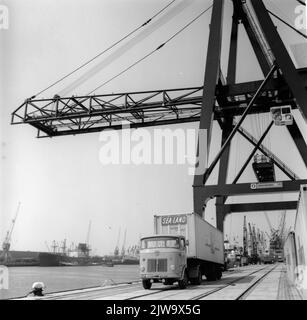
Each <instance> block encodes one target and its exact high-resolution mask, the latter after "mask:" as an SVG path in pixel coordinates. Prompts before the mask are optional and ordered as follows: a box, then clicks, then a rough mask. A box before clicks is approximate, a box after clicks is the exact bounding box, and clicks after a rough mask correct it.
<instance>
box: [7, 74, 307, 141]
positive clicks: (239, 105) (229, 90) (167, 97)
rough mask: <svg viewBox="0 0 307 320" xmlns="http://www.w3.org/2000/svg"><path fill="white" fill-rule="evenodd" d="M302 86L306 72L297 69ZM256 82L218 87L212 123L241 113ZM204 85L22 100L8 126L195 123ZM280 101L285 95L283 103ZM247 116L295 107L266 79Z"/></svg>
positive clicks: (56, 131) (53, 128)
mask: <svg viewBox="0 0 307 320" xmlns="http://www.w3.org/2000/svg"><path fill="white" fill-rule="evenodd" d="M300 74H301V78H302V81H304V82H305V83H306V84H307V68H304V69H300ZM260 84H261V81H251V82H246V83H239V84H231V85H223V86H220V87H219V88H218V89H217V92H216V96H217V97H219V99H221V100H223V101H226V103H225V104H223V105H221V106H217V107H216V109H215V111H214V119H215V120H218V119H221V118H224V117H229V116H236V115H242V113H243V112H244V110H245V108H246V106H247V104H248V103H249V102H250V100H251V98H252V96H253V93H254V92H255V90H256V89H257V88H258V87H259V85H260ZM202 92H203V87H192V88H180V89H169V90H154V91H140V92H130V93H116V94H104V95H92V96H75V97H58V96H56V97H54V98H50V99H27V100H26V101H25V102H24V103H23V104H22V105H21V106H20V107H19V108H18V109H16V110H15V111H14V112H13V113H12V124H29V125H31V126H33V127H35V128H36V129H38V130H39V131H40V132H42V133H44V134H43V135H40V136H49V137H53V136H62V135H69V134H71V135H73V134H81V133H90V132H99V131H101V130H104V129H115V130H117V129H118V130H119V129H122V122H128V123H130V125H131V127H132V128H139V127H148V126H157V125H164V124H171V123H185V122H196V121H199V120H200V112H201V104H202ZM280 97H287V99H288V100H287V101H285V99H283V100H282V101H281V100H280ZM258 99H259V100H258V101H257V102H256V103H255V105H254V108H253V110H251V112H250V114H253V113H259V112H269V111H270V107H273V106H280V105H283V104H285V103H288V104H291V106H292V108H293V109H295V108H297V106H296V103H295V100H294V99H293V96H292V94H291V91H290V90H289V87H287V85H286V84H285V82H284V81H283V79H282V78H279V79H276V78H275V79H271V80H270V81H268V83H267V84H266V86H265V87H264V91H263V93H262V94H261V96H260V97H259V98H258Z"/></svg>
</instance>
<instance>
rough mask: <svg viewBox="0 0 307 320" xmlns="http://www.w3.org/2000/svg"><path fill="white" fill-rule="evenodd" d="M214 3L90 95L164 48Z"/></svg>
mask: <svg viewBox="0 0 307 320" xmlns="http://www.w3.org/2000/svg"><path fill="white" fill-rule="evenodd" d="M212 6H213V5H211V6H209V7H208V8H207V9H205V10H204V11H202V12H201V13H200V14H199V15H197V16H196V17H195V18H194V19H192V20H191V21H190V22H189V23H187V24H186V25H185V26H184V27H182V28H181V29H180V30H178V31H177V32H176V33H175V34H173V35H172V36H171V37H170V38H168V39H167V40H166V41H165V42H164V43H162V44H160V45H159V46H158V47H157V48H156V49H154V50H152V51H151V52H149V53H148V54H146V55H145V56H143V57H142V58H140V59H138V60H137V61H135V62H134V63H132V64H131V65H129V66H128V67H127V68H125V69H124V70H122V71H120V72H119V73H117V74H116V75H115V76H113V77H111V78H110V79H108V80H106V81H105V82H103V83H102V84H100V85H99V86H97V87H96V88H95V89H93V90H92V91H90V92H89V93H88V95H90V94H92V93H93V92H95V91H96V90H98V89H100V88H102V87H103V86H105V85H106V84H108V83H109V82H111V81H113V80H114V79H116V78H118V77H119V76H121V75H122V74H124V73H125V72H127V71H128V70H130V69H131V68H133V67H134V66H136V65H137V64H139V63H140V62H142V61H144V60H145V59H147V58H148V57H150V56H151V55H153V54H154V53H155V52H157V51H159V50H160V49H162V48H163V47H164V46H165V45H166V44H167V43H169V42H170V41H171V40H173V39H174V38H175V37H177V36H178V35H179V34H180V33H181V32H183V31H184V30H185V29H187V28H188V27H189V26H190V25H191V24H192V23H194V22H195V21H196V20H198V19H199V18H200V17H201V16H202V15H203V14H205V13H206V12H207V11H209V10H210V9H211V8H212Z"/></svg>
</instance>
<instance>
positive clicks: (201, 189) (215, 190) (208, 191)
mask: <svg viewBox="0 0 307 320" xmlns="http://www.w3.org/2000/svg"><path fill="white" fill-rule="evenodd" d="M306 183H307V180H306V179H303V180H294V181H279V182H270V183H257V182H253V183H238V184H224V185H203V186H194V192H195V194H196V197H195V199H194V200H195V201H194V205H195V206H198V209H199V210H202V207H203V206H204V205H205V204H206V203H207V202H208V201H209V200H210V199H213V198H215V197H218V196H228V197H229V196H238V195H259V194H264V193H288V192H299V190H300V185H301V184H306Z"/></svg>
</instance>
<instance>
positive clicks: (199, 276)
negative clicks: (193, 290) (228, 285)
mask: <svg viewBox="0 0 307 320" xmlns="http://www.w3.org/2000/svg"><path fill="white" fill-rule="evenodd" d="M202 276H203V275H202V272H201V270H200V268H199V269H198V272H197V277H196V278H192V279H191V283H192V284H195V285H197V286H199V285H200V284H201V283H202V281H203V278H202Z"/></svg>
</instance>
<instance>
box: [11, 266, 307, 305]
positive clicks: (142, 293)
mask: <svg viewBox="0 0 307 320" xmlns="http://www.w3.org/2000/svg"><path fill="white" fill-rule="evenodd" d="M33 299H35V300H302V296H301V294H300V293H299V291H298V290H297V289H296V288H295V287H294V286H293V285H291V284H290V283H289V281H288V280H287V276H286V266H285V264H283V263H279V264H275V265H249V266H245V267H239V268H236V269H232V270H229V271H226V272H225V273H224V274H223V277H222V279H221V280H219V281H214V282H212V281H206V280H203V281H202V283H201V285H198V286H194V285H189V286H188V287H187V288H186V289H184V290H180V289H179V288H178V286H177V285H171V286H165V285H163V284H160V283H157V284H154V285H153V287H152V289H151V290H144V289H143V288H142V284H141V282H131V283H121V284H114V285H108V286H104V287H94V288H89V289H80V290H72V291H64V292H54V293H49V294H46V295H45V296H43V297H24V298H18V299H14V300H33Z"/></svg>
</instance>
